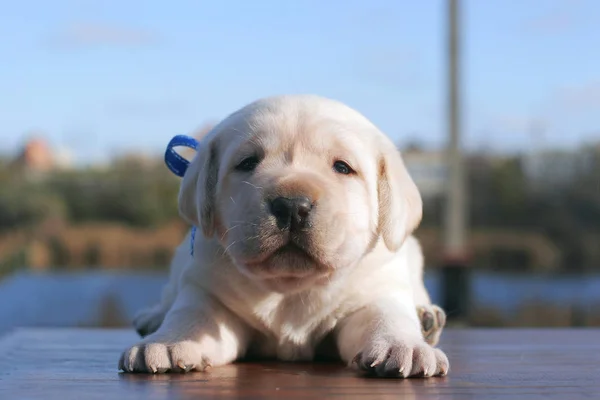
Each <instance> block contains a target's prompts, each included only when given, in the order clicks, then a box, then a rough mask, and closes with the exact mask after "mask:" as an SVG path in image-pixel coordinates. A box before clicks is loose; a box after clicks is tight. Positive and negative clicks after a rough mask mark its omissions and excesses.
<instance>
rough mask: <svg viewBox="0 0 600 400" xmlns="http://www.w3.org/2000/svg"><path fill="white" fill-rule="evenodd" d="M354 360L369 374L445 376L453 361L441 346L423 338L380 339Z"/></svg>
mask: <svg viewBox="0 0 600 400" xmlns="http://www.w3.org/2000/svg"><path fill="white" fill-rule="evenodd" d="M353 363H356V364H357V366H358V368H359V369H360V370H362V371H364V372H367V373H368V374H370V375H376V376H379V377H389V378H408V377H431V376H444V375H446V374H447V373H448V370H449V368H450V364H449V362H448V358H447V357H446V355H445V354H444V352H442V351H441V350H440V349H436V348H433V347H432V346H430V345H429V344H427V343H425V342H423V341H417V342H416V344H415V343H414V342H413V343H411V342H408V341H403V340H398V339H392V340H390V339H383V340H377V341H374V342H373V343H371V344H369V345H367V346H366V347H365V348H364V349H363V350H362V351H361V352H360V353H358V354H357V355H356V357H354V360H353Z"/></svg>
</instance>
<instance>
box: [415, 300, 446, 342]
mask: <svg viewBox="0 0 600 400" xmlns="http://www.w3.org/2000/svg"><path fill="white" fill-rule="evenodd" d="M417 314H418V315H419V320H420V321H421V333H422V334H423V338H424V339H425V341H426V342H427V343H429V344H430V345H432V346H435V345H436V344H438V342H439V340H440V336H441V335H442V330H443V329H444V326H445V325H446V313H445V312H444V310H442V309H441V308H440V307H438V306H436V305H435V304H429V305H421V306H417Z"/></svg>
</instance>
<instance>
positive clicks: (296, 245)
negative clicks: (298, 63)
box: [180, 96, 420, 292]
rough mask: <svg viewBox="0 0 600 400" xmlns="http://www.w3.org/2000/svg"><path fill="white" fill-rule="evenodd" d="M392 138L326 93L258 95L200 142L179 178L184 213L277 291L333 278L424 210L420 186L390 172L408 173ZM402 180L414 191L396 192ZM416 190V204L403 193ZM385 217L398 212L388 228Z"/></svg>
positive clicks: (392, 242)
mask: <svg viewBox="0 0 600 400" xmlns="http://www.w3.org/2000/svg"><path fill="white" fill-rule="evenodd" d="M386 140H387V139H386V138H385V137H383V135H382V134H380V133H379V132H378V131H377V130H376V128H375V127H374V126H373V125H371V124H370V123H369V122H368V121H367V120H366V119H364V117H362V116H360V115H359V114H358V113H356V112H354V111H353V110H351V109H349V108H347V107H345V106H343V105H341V104H339V103H335V102H332V101H328V100H325V99H321V98H316V97H300V96H298V97H286V98H274V99H268V100H263V101H259V102H257V103H253V104H251V105H249V106H247V107H246V108H244V109H242V110H240V111H238V112H237V113H235V114H232V115H231V116H230V117H228V118H227V119H225V120H224V121H223V122H222V123H221V124H219V125H218V126H217V127H215V129H214V130H213V132H211V133H210V134H209V135H208V136H207V137H206V139H205V140H204V141H203V143H202V149H201V150H200V153H199V155H198V157H196V159H195V160H194V161H193V162H192V165H191V166H190V168H189V170H188V172H187V173H186V176H185V177H184V181H183V182H182V188H181V193H180V210H181V213H182V215H183V216H184V217H186V218H187V219H188V220H189V221H190V222H192V223H194V224H200V225H202V228H203V231H204V233H205V234H206V235H207V236H213V235H215V236H216V238H217V240H219V242H220V243H221V245H222V246H223V248H224V251H225V252H226V253H227V254H228V255H229V256H230V257H231V259H232V260H233V261H234V263H235V265H236V266H237V267H238V268H239V269H240V270H241V272H243V273H244V274H246V275H248V276H249V277H250V278H252V279H255V280H258V281H260V282H262V283H263V284H264V285H266V286H267V287H269V288H270V289H272V290H276V291H281V292H291V291H299V290H303V289H306V288H308V287H311V286H312V285H324V284H327V283H328V282H329V280H330V279H331V278H332V276H335V273H336V272H338V271H342V270H344V269H348V268H352V266H353V265H355V264H356V263H357V262H358V261H360V259H361V258H362V257H363V256H364V255H365V254H366V253H367V252H368V251H369V250H370V249H372V248H373V246H374V245H375V244H376V242H377V240H378V239H379V237H381V236H383V237H384V240H385V241H386V244H387V245H388V247H390V248H392V249H393V250H395V249H397V248H398V247H399V246H400V245H401V242H402V241H403V240H404V237H405V236H406V235H407V234H408V233H409V231H411V230H412V229H413V226H412V225H415V219H417V218H419V219H420V197H418V193H416V188H411V187H410V184H409V185H408V186H407V185H406V183H407V182H403V181H402V179H398V178H395V177H392V178H391V180H393V181H390V176H389V175H390V173H389V172H390V167H392V165H394V166H395V167H396V168H401V169H402V171H398V172H400V175H401V176H402V177H407V176H408V175H406V173H405V171H404V166H403V165H402V163H401V161H400V158H399V155H398V154H397V152H396V151H395V149H394V148H393V146H391V144H390V143H389V142H386ZM382 146H383V147H384V149H383V151H382ZM390 146H391V147H392V148H391V149H390ZM394 157H396V159H395V160H394ZM390 159H391V161H390ZM392 175H393V174H392ZM404 180H406V179H404ZM408 181H410V179H408ZM408 183H412V181H410V182H408ZM398 185H400V186H403V188H402V189H407V192H408V193H404V195H403V194H402V193H396V194H395V195H396V196H397V199H394V198H393V196H394V193H393V192H394V190H395V189H396V188H395V186H398ZM413 187H414V185H413ZM411 190H412V192H411ZM415 193H416V196H417V197H418V199H417V200H414V199H412V204H409V203H410V201H411V200H406V199H407V197H406V194H409V195H412V196H413V197H414V196H415ZM403 199H404V200H403ZM394 202H396V204H394ZM394 207H396V208H398V209H401V210H399V212H398V213H397V215H394V211H393V210H392V209H393V208H394ZM411 208H412V209H411ZM386 210H387V214H388V215H385V214H386ZM415 215H418V216H416V217H415ZM385 218H396V221H395V223H394V224H392V225H391V228H390V226H386V224H385V223H384V221H385ZM417 223H418V221H417ZM387 225H390V224H387Z"/></svg>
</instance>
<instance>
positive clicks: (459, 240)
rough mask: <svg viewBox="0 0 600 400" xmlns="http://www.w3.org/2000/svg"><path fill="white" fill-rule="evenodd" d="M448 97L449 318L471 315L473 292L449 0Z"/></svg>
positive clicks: (455, 34) (454, 14)
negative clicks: (470, 305) (470, 303)
mask: <svg viewBox="0 0 600 400" xmlns="http://www.w3.org/2000/svg"><path fill="white" fill-rule="evenodd" d="M447 4H448V10H447V15H448V31H447V39H448V43H447V46H448V47H447V51H448V53H447V59H448V77H447V83H448V87H447V90H448V93H447V94H448V98H447V107H448V114H447V129H448V145H447V155H446V156H447V168H448V173H449V176H448V180H447V186H446V201H445V205H446V209H445V221H444V266H443V269H442V278H443V286H442V287H443V288H444V290H443V292H444V293H443V295H442V296H443V297H442V298H443V302H444V308H445V310H446V312H447V313H448V318H449V319H462V318H464V317H466V315H467V314H468V309H467V306H468V303H469V300H468V295H469V291H470V282H469V269H468V256H467V251H466V241H467V207H466V200H467V199H466V196H467V185H466V180H465V169H464V164H463V159H462V154H461V143H460V134H461V90H460V89H461V80H460V66H461V65H460V59H461V52H460V50H461V49H460V42H461V40H460V39H461V31H460V1H459V0H447Z"/></svg>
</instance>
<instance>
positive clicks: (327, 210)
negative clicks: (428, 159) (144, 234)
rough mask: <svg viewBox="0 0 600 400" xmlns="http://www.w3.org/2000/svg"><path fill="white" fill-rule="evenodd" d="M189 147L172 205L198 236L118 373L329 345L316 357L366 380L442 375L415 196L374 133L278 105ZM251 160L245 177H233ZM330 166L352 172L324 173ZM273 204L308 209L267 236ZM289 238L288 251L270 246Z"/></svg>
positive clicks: (306, 104) (306, 351)
mask: <svg viewBox="0 0 600 400" xmlns="http://www.w3.org/2000/svg"><path fill="white" fill-rule="evenodd" d="M200 148H201V149H200V151H199V153H198V155H197V156H196V157H195V158H194V160H193V161H192V163H191V165H190V167H189V169H188V171H187V172H186V174H185V176H184V178H183V181H182V184H181V190H180V197H179V205H180V213H181V215H182V216H183V217H184V218H185V219H186V220H187V221H188V222H190V223H191V224H194V225H196V226H198V227H199V231H198V233H197V235H196V240H195V243H194V253H195V254H194V257H192V256H191V255H190V252H189V250H190V249H189V245H190V237H189V235H188V237H186V239H185V240H184V241H183V243H182V244H181V246H180V247H179V248H178V249H177V251H176V254H175V257H174V258H173V261H172V265H171V274H170V278H169V282H168V284H167V286H166V287H165V289H164V290H163V295H162V299H161V302H160V303H159V304H158V305H156V306H154V307H152V308H150V309H148V310H144V311H142V312H141V313H140V314H139V315H138V316H137V318H136V320H135V326H136V328H137V329H138V332H140V333H142V334H143V335H145V334H147V336H145V337H144V338H143V339H142V340H141V341H140V342H139V343H137V344H135V345H133V346H132V347H130V348H129V349H127V350H126V351H125V352H124V353H123V355H122V356H121V360H120V362H119V368H120V369H122V370H124V371H126V372H153V373H156V372H167V371H189V370H203V369H205V368H206V367H207V366H209V365H211V366H215V367H216V366H219V365H224V364H227V363H231V362H233V361H235V360H237V359H240V358H242V357H246V356H258V357H270V358H278V359H281V360H287V361H297V360H312V359H314V358H315V357H317V356H319V355H320V353H321V352H322V351H323V349H322V347H323V346H322V345H323V344H324V343H328V342H327V340H326V339H328V338H329V339H332V341H331V342H332V343H334V344H333V345H329V346H325V347H326V348H325V349H324V351H325V353H331V352H332V351H334V352H336V353H338V354H339V357H341V359H342V360H343V361H345V362H346V363H347V364H348V365H349V366H354V367H357V368H359V369H361V370H364V371H366V372H369V373H372V374H376V375H379V376H396V377H408V376H426V377H428V376H434V375H444V374H446V373H447V372H448V369H449V363H448V359H447V358H446V356H445V354H444V353H443V352H442V351H441V350H440V349H437V348H434V347H433V346H432V344H435V343H437V340H438V338H439V333H440V332H441V328H442V326H443V323H444V321H445V315H443V320H444V321H442V320H441V319H442V317H441V315H442V314H443V311H441V309H439V308H438V307H437V306H434V305H432V304H431V301H430V299H429V295H428V293H427V291H426V289H425V287H424V285H423V279H422V269H423V256H422V252H421V249H420V247H419V244H418V242H417V240H416V239H415V238H414V237H413V236H411V234H412V232H413V230H414V229H415V228H416V227H417V226H418V224H419V222H420V219H421V209H422V204H421V198H420V195H419V193H418V190H417V188H416V186H415V185H414V183H413V181H412V179H411V178H410V176H409V175H408V173H407V171H406V169H405V167H404V165H403V163H402V159H401V157H400V154H399V153H398V152H397V150H396V148H395V146H394V145H393V143H392V142H391V141H390V140H389V139H388V138H387V137H386V136H385V135H384V134H383V133H382V132H380V131H379V130H378V129H377V128H376V127H375V126H374V125H373V124H372V123H370V122H369V121H368V120H367V119H366V118H365V117H363V116H362V115H361V114H359V113H358V112H356V111H354V110H353V109H351V108H349V107H347V106H345V105H343V104H341V103H339V102H336V101H333V100H329V99H325V98H321V97H317V96H309V95H296V96H279V97H272V98H266V99H262V100H259V101H256V102H254V103H251V104H249V105H247V106H246V107H244V108H242V109H240V110H238V111H236V112H235V113H233V114H231V115H230V116H229V117H227V118H226V119H225V120H223V121H222V122H221V123H220V124H219V125H217V126H216V127H215V128H213V130H212V131H211V132H210V133H209V134H208V135H207V136H206V137H205V138H204V139H203V140H202V143H201V147H200ZM252 156H257V157H258V159H259V162H258V165H257V166H256V168H255V169H254V170H252V171H241V170H239V167H238V168H236V166H238V165H240V162H242V161H244V160H247V159H248V157H252ZM338 161H343V162H345V163H347V165H349V166H350V167H351V169H352V170H353V171H354V172H353V173H350V174H343V173H339V171H336V170H334V168H333V165H334V163H336V162H338ZM277 196H286V197H289V198H292V197H296V196H306V197H308V198H309V199H310V200H311V201H312V204H313V208H312V209H311V210H312V211H311V212H310V218H311V219H310V221H311V222H310V224H309V225H308V227H307V228H305V229H302V230H298V231H297V232H296V231H295V232H292V231H291V230H285V229H281V228H279V227H278V226H277V224H276V223H275V219H274V217H273V213H272V211H270V208H269V206H268V204H270V203H269V201H271V200H272V199H273V198H275V197H277ZM292 242H293V243H294V245H296V246H297V248H301V249H302V251H301V252H300V253H299V252H298V251H296V250H293V251H292V250H289V251H288V250H285V251H282V250H281V249H282V248H284V249H287V248H288V247H285V246H287V245H288V244H289V243H292ZM282 246H283V247H282ZM424 313H429V314H430V315H433V316H434V317H435V318H436V319H437V321H436V326H435V328H436V329H435V330H434V331H435V332H433V333H432V332H427V333H425V331H424V330H423V329H422V319H423V315H424ZM440 313H441V314H440ZM438 323H439V324H438ZM431 334H433V336H431ZM428 335H429V336H428ZM327 347H329V348H327Z"/></svg>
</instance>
